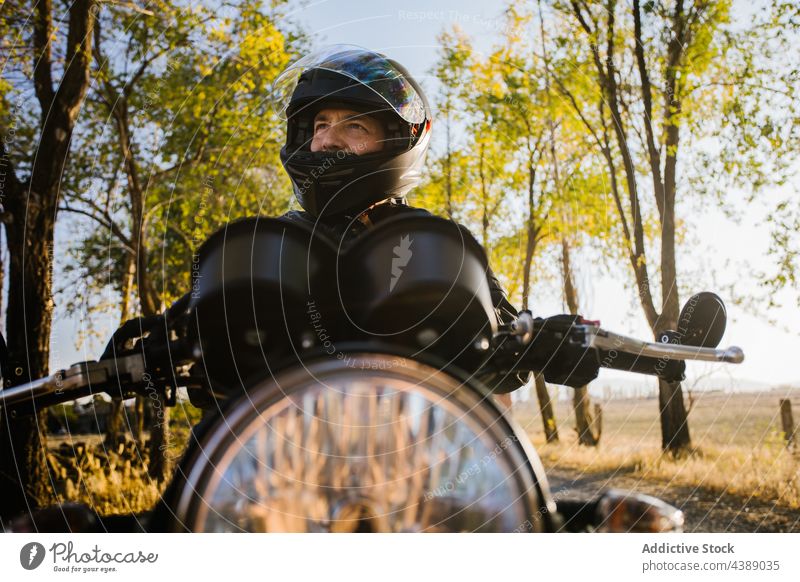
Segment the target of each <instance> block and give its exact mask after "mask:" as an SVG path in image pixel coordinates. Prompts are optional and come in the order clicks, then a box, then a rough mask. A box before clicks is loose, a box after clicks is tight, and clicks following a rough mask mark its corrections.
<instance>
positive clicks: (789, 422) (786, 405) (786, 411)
mask: <svg viewBox="0 0 800 582" xmlns="http://www.w3.org/2000/svg"><path fill="white" fill-rule="evenodd" d="M781 425H782V427H783V434H784V436H785V438H786V446H787V447H791V446H793V445H794V444H795V442H794V436H795V435H794V417H793V416H792V401H791V400H789V399H788V398H781Z"/></svg>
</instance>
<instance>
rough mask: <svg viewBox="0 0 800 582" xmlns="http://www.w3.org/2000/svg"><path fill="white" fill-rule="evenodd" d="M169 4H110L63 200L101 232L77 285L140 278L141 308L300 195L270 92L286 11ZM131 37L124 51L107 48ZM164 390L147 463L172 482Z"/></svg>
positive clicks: (151, 307) (283, 51)
mask: <svg viewBox="0 0 800 582" xmlns="http://www.w3.org/2000/svg"><path fill="white" fill-rule="evenodd" d="M159 8H160V9H159V10H158V11H153V12H148V13H146V14H141V13H139V14H136V15H131V14H130V13H129V12H127V11H125V10H124V9H120V8H117V7H113V6H112V7H109V8H108V10H107V12H104V14H103V18H101V20H100V22H99V24H98V26H97V27H96V29H95V62H96V68H97V70H96V77H97V79H98V90H97V91H96V92H95V93H92V94H91V95H90V98H89V106H88V113H87V120H88V121H89V123H87V124H86V126H85V127H84V131H83V132H82V133H81V143H82V145H83V148H82V156H81V159H80V163H79V164H76V170H75V172H74V174H73V180H72V182H71V184H70V186H71V187H70V188H69V189H68V195H67V201H66V202H65V204H64V205H63V207H62V210H63V211H67V212H71V213H73V214H75V215H78V216H81V217H86V218H90V219H91V220H92V221H93V222H94V223H95V224H96V225H99V226H100V227H101V229H100V230H99V231H97V232H95V233H93V234H92V235H91V236H89V237H86V238H85V239H84V240H83V243H82V245H81V246H80V247H79V248H78V249H77V252H76V253H75V259H76V266H74V267H72V270H73V271H74V273H75V275H76V277H75V280H76V281H78V282H80V284H82V285H87V284H88V285H89V286H90V287H91V288H92V289H93V292H94V293H95V294H97V292H98V291H99V290H100V289H102V288H104V287H106V286H109V285H110V286H111V288H112V290H113V292H114V293H115V294H118V295H119V297H121V304H122V305H123V306H125V305H126V297H127V293H128V291H129V289H130V288H131V287H130V286H129V284H130V283H131V282H133V287H132V289H134V290H135V291H136V293H135V299H136V301H135V306H136V308H137V311H139V312H140V313H141V314H142V315H144V316H152V315H155V314H157V313H158V312H160V311H161V310H163V308H164V306H165V305H166V304H168V303H169V302H171V301H173V300H174V299H176V298H177V297H179V296H180V295H182V294H184V293H186V292H188V291H189V290H190V281H189V277H190V269H191V264H192V256H193V255H194V254H196V252H197V247H198V246H199V244H200V243H201V242H202V241H203V240H204V239H205V238H206V237H207V236H208V235H209V234H210V233H211V232H212V231H213V230H216V228H218V227H219V226H221V225H222V224H224V223H225V222H227V221H228V220H231V219H235V218H237V217H239V216H242V215H252V214H259V213H269V214H277V213H279V212H281V211H283V210H284V209H285V208H286V205H287V203H288V200H289V192H290V191H289V189H288V181H287V180H281V178H280V177H279V176H280V170H279V169H278V168H279V162H278V157H277V151H278V149H279V144H278V139H279V136H280V135H281V132H280V131H279V125H280V124H281V121H280V119H278V117H277V115H276V113H275V109H274V107H273V105H272V102H271V100H270V99H268V98H265V97H268V96H269V94H270V83H271V81H272V80H273V79H274V78H275V77H276V75H277V74H278V73H279V72H280V71H281V70H282V69H283V68H284V67H285V65H286V64H287V63H288V60H289V58H290V53H289V50H290V48H289V43H290V42H294V41H292V40H291V39H290V38H286V37H285V35H284V33H283V32H282V31H281V30H279V29H278V28H277V26H276V24H275V23H276V22H277V21H278V16H277V15H276V14H275V13H273V12H270V11H268V10H266V9H265V8H264V7H263V6H262V2H260V1H259V0H253V1H246V2H242V3H239V4H237V6H236V7H235V10H233V11H227V12H223V13H221V14H220V13H218V11H217V10H216V9H214V8H213V7H203V6H193V7H189V8H186V7H180V6H178V5H175V4H172V3H171V2H162V3H161V4H160V5H159ZM119 31H124V32H123V33H120V32H119ZM120 44H122V45H123V46H124V47H125V50H124V51H120V53H121V54H110V53H109V51H108V47H112V50H113V47H115V46H119V45H120ZM187 88H189V90H188V91H187ZM109 125H110V127H109ZM93 192H101V193H102V194H103V196H102V198H103V199H104V201H103V200H102V199H101V200H98V199H97V196H96V195H94V194H93ZM154 249H157V252H154ZM109 259H111V260H109ZM72 307H73V309H74V308H76V307H77V306H76V305H74V304H73V305H72ZM95 307H102V306H99V305H97V306H95ZM123 313H126V310H123ZM154 396H158V398H159V400H154ZM160 398H161V397H160V395H158V394H156V395H151V396H150V397H149V398H147V399H145V400H146V401H148V402H153V405H154V407H155V408H156V410H154V411H153V414H152V418H153V424H152V426H151V427H150V428H151V438H150V454H149V458H150V466H149V470H150V474H151V475H152V476H153V477H155V478H157V479H159V480H164V479H165V478H167V477H168V476H169V474H170V470H169V469H170V467H169V463H168V462H167V459H166V457H165V454H164V452H165V451H166V450H167V449H168V446H169V441H168V439H169V434H168V428H169V409H168V408H167V407H166V405H165V403H164V402H163V401H162V400H161V399H160ZM142 416H143V415H142V414H141V413H140V414H137V419H138V420H139V421H140V420H141V418H142Z"/></svg>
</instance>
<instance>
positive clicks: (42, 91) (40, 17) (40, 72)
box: [33, 0, 55, 118]
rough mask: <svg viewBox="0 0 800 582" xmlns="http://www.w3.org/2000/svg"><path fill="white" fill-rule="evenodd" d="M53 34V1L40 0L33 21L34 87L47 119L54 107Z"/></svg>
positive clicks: (43, 114)
mask: <svg viewBox="0 0 800 582" xmlns="http://www.w3.org/2000/svg"><path fill="white" fill-rule="evenodd" d="M52 34H53V20H52V5H51V0H39V1H38V2H37V3H36V6H35V8H34V21H33V86H34V89H35V91H36V98H37V99H38V101H39V106H40V107H41V109H42V117H43V118H45V117H47V115H48V112H49V111H50V108H51V107H52V105H53V98H54V96H55V93H54V92H53V73H52V69H51V67H52V62H51V52H52V49H51V46H50V38H51V37H52Z"/></svg>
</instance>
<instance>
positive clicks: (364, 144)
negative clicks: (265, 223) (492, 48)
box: [275, 45, 524, 393]
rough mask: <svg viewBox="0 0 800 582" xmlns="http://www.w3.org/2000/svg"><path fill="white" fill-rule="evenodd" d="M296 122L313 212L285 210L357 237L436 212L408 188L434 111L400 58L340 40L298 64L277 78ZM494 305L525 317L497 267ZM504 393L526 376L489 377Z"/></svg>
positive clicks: (302, 184)
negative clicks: (409, 197) (414, 199)
mask: <svg viewBox="0 0 800 582" xmlns="http://www.w3.org/2000/svg"><path fill="white" fill-rule="evenodd" d="M275 87H276V89H277V92H278V95H277V97H278V100H279V103H280V105H281V113H282V114H283V115H285V118H286V121H287V135H286V144H285V145H284V146H283V148H282V149H281V152H280V157H281V161H282V163H283V165H284V168H285V169H286V172H287V173H288V174H289V177H290V179H291V180H292V184H293V188H294V193H295V197H296V198H297V201H298V202H299V203H300V206H302V208H303V210H302V211H298V210H293V211H290V212H288V213H286V214H285V215H283V216H282V217H281V219H283V220H286V221H292V222H304V223H309V224H313V225H314V227H315V228H316V229H317V230H319V231H322V232H323V233H324V234H326V235H328V236H329V237H331V238H332V239H333V240H334V241H340V242H343V243H346V242H349V241H350V240H351V239H353V238H355V237H357V236H358V235H359V234H361V233H363V232H365V231H366V230H368V229H370V228H374V227H375V226H376V225H378V224H380V222H382V221H384V220H386V219H388V218H392V217H395V216H398V215H400V214H403V215H418V216H419V215H427V216H430V213H429V212H428V211H427V210H425V209H422V208H414V207H412V206H409V205H408V203H407V201H406V198H405V194H406V193H407V192H408V191H409V190H410V189H411V188H413V187H414V186H415V185H416V184H417V183H418V182H419V180H420V178H421V173H422V167H423V164H424V161H425V154H426V153H427V149H428V145H429V143H430V137H431V133H430V128H431V110H430V106H429V105H428V101H427V99H426V98H425V95H424V93H423V92H422V89H421V88H420V86H419V85H418V84H417V82H416V81H415V80H414V79H413V77H412V76H411V75H410V74H409V73H408V71H406V70H405V68H403V66H402V65H400V64H399V63H397V62H395V61H393V60H391V59H389V58H387V57H385V56H384V55H381V54H379V53H375V52H372V51H369V50H366V49H361V48H357V47H350V46H341V45H340V46H334V47H329V48H327V49H323V50H321V51H319V52H317V53H314V54H311V55H308V56H306V57H304V58H302V59H300V60H299V61H297V62H296V63H294V64H293V65H291V66H290V67H289V68H288V69H287V70H286V71H284V73H283V74H281V76H280V77H279V78H278V80H277V81H276V83H275ZM487 278H488V283H489V288H490V291H491V298H492V303H493V304H494V306H495V309H496V311H497V315H498V318H499V319H500V321H501V322H504V323H507V322H508V321H510V320H511V319H512V318H514V317H515V316H516V315H517V310H516V309H515V308H514V307H513V306H512V305H511V304H510V303H509V302H508V299H507V297H506V293H505V291H504V290H503V288H502V286H501V285H500V283H499V281H498V280H497V278H496V277H495V275H494V274H493V273H492V271H491V270H489V271H488V272H487ZM483 379H484V381H485V382H487V383H488V385H489V387H490V388H491V389H492V390H493V391H495V392H499V393H507V392H510V391H512V390H515V389H516V388H518V387H519V386H520V385H521V383H523V382H524V380H520V379H519V378H516V377H509V378H505V379H494V378H489V377H485V376H484V377H483Z"/></svg>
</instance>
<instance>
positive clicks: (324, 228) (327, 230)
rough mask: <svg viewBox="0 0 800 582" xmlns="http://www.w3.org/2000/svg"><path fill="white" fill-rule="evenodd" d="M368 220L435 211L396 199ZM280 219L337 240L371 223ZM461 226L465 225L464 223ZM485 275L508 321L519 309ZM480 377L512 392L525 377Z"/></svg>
mask: <svg viewBox="0 0 800 582" xmlns="http://www.w3.org/2000/svg"><path fill="white" fill-rule="evenodd" d="M366 214H367V217H368V218H369V222H370V223H371V224H372V225H373V226H377V225H378V224H380V223H381V222H382V221H384V220H387V219H389V218H393V217H395V216H399V215H401V214H408V215H412V216H413V215H417V216H433V214H432V213H431V212H429V211H427V210H425V209H424V208H415V207H413V206H408V205H407V204H403V203H396V202H394V201H391V202H386V203H383V204H379V205H377V206H375V207H373V208H371V209H370V210H368V211H367V213H366ZM279 219H280V220H285V221H287V222H299V223H304V224H311V225H315V226H316V228H317V229H318V230H320V231H321V232H322V233H323V234H324V235H326V236H328V238H330V239H331V240H333V241H335V242H339V241H342V239H343V238H344V239H345V242H347V241H349V240H351V239H354V238H355V237H357V236H358V235H359V234H361V233H364V232H366V231H367V230H368V229H369V227H368V226H366V225H365V224H364V223H363V222H361V221H360V220H353V219H351V218H349V217H346V218H343V219H340V220H336V221H331V220H319V219H317V218H315V217H314V216H312V215H310V214H308V213H307V212H304V211H302V210H291V211H289V212H287V213H286V214H284V215H283V216H280V217H279ZM462 228H466V227H463V226H462ZM486 277H487V280H488V283H489V291H490V294H491V298H492V304H493V305H494V308H495V312H496V313H497V317H498V319H499V321H500V323H509V322H510V321H512V320H513V319H514V318H515V317H516V316H517V315H518V313H519V311H518V310H517V309H516V308H515V307H514V306H513V305H512V304H511V303H510V302H509V301H508V295H507V294H506V292H505V290H504V289H503V286H502V285H501V284H500V281H499V280H498V279H497V277H496V276H495V274H494V272H492V269H491V267H490V268H488V269H487V272H486ZM480 379H481V380H482V381H483V382H484V383H485V384H486V385H487V387H488V388H490V389H491V390H492V391H493V392H499V393H505V392H511V391H513V390H516V389H517V388H519V387H520V386H521V385H522V384H524V383H525V381H526V379H524V378H519V377H516V376H513V377H505V378H499V377H495V376H493V375H491V374H481V375H480Z"/></svg>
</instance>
